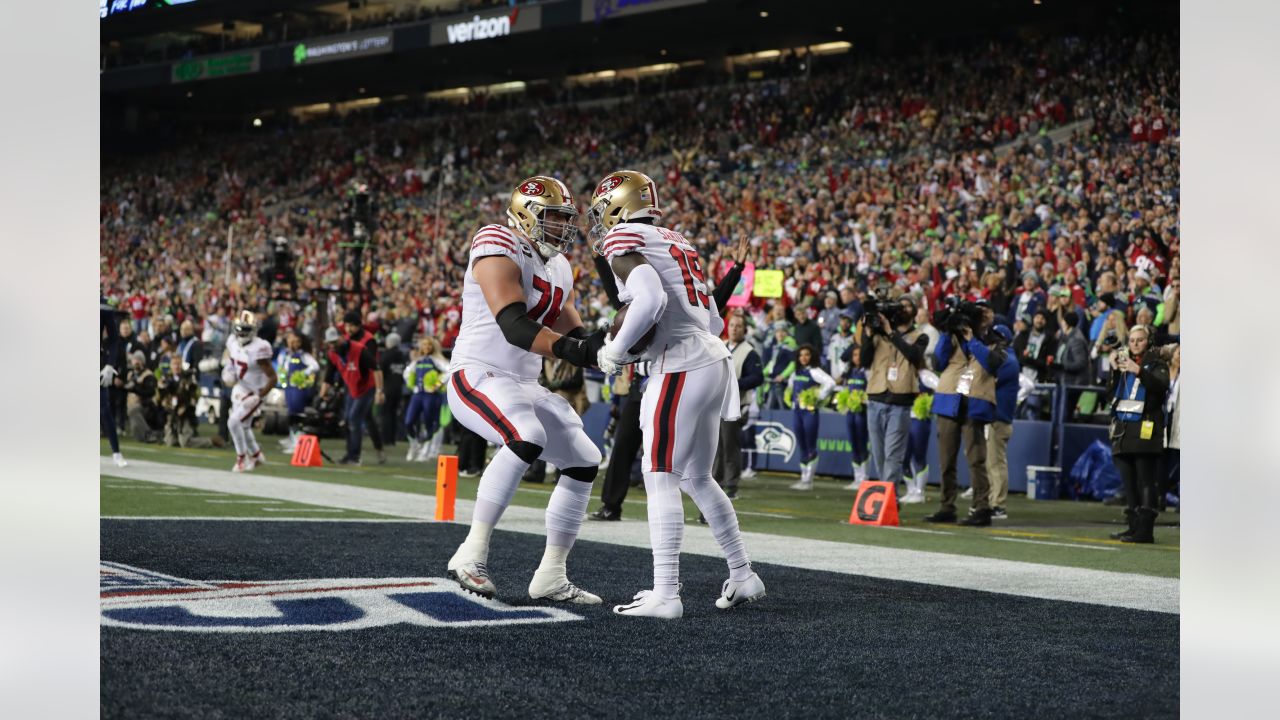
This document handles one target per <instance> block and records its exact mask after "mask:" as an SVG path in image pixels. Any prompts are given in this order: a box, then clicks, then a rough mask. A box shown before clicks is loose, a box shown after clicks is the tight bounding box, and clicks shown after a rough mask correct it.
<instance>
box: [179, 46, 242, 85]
mask: <svg viewBox="0 0 1280 720" xmlns="http://www.w3.org/2000/svg"><path fill="white" fill-rule="evenodd" d="M260 66H261V53H260V52H259V51H257V50H243V51H240V52H232V53H223V54H221V55H207V56H204V57H197V58H191V59H190V60H183V61H181V62H176V63H174V64H173V65H172V66H171V69H170V72H169V74H170V79H171V80H172V82H173V83H175V84H177V83H184V82H192V81H194V80H208V79H210V78H220V77H228V76H230V75H244V74H246V73H253V72H258V69H259V67H260Z"/></svg>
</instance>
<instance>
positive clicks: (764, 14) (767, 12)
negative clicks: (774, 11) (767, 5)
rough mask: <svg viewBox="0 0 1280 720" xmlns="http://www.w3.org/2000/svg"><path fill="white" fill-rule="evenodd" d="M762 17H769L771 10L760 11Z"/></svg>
mask: <svg viewBox="0 0 1280 720" xmlns="http://www.w3.org/2000/svg"><path fill="white" fill-rule="evenodd" d="M760 17H762V18H767V17H769V11H768V10H761V11H760Z"/></svg>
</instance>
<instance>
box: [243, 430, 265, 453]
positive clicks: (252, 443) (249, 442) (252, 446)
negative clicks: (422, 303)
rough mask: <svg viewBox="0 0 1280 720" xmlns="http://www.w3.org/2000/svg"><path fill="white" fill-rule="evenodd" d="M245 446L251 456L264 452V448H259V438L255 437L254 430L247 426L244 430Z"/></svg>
mask: <svg viewBox="0 0 1280 720" xmlns="http://www.w3.org/2000/svg"><path fill="white" fill-rule="evenodd" d="M244 446H245V450H246V451H247V452H248V454H249V455H253V454H254V453H257V452H261V450H262V448H260V447H258V438H256V437H254V436H253V430H252V429H250V428H249V426H247V425H246V426H245V428H244Z"/></svg>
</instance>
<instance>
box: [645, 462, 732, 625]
mask: <svg viewBox="0 0 1280 720" xmlns="http://www.w3.org/2000/svg"><path fill="white" fill-rule="evenodd" d="M712 484H713V485H714V484H715V483H712ZM644 487H645V492H646V494H647V495H648V500H649V544H650V545H651V546H652V547H653V592H654V594H656V595H657V596H658V597H660V598H663V599H666V600H672V599H675V598H677V597H679V596H680V544H681V542H682V541H683V540H684V504H683V503H682V502H681V501H680V477H679V476H678V475H675V474H674V473H660V472H646V473H645V474H644ZM721 492H722V494H723V491H721Z"/></svg>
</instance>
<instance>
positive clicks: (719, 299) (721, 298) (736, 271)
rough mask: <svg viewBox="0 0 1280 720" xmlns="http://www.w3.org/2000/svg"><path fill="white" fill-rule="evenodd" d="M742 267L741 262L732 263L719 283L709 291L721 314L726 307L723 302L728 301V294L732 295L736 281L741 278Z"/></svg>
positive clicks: (736, 285) (736, 284)
mask: <svg viewBox="0 0 1280 720" xmlns="http://www.w3.org/2000/svg"><path fill="white" fill-rule="evenodd" d="M742 268H743V265H742V263H737V262H736V263H734V264H733V267H731V268H729V272H728V273H725V276H724V277H722V278H720V284H719V285H716V289H715V290H714V291H713V292H712V293H711V295H712V296H713V297H715V299H716V307H718V308H720V314H721V315H723V314H724V311H725V308H726V307H728V306H727V305H725V303H727V302H729V296H730V295H733V291H734V289H735V288H737V287H738V281H739V280H741V279H742Z"/></svg>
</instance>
